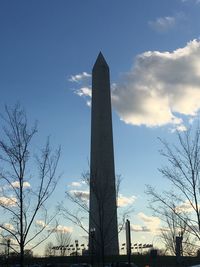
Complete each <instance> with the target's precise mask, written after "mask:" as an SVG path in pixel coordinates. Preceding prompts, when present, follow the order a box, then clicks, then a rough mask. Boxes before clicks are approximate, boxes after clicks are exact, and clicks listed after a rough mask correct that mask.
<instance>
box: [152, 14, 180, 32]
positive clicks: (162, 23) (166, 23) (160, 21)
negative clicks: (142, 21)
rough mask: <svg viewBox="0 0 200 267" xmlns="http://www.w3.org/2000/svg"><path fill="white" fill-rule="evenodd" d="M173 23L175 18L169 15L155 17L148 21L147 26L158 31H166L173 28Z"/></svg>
mask: <svg viewBox="0 0 200 267" xmlns="http://www.w3.org/2000/svg"><path fill="white" fill-rule="evenodd" d="M175 24H176V18H175V17H170V16H167V17H162V18H157V19H156V20H155V21H149V26H150V27H151V28H153V29H154V30H156V31H158V32H166V31H167V30H169V29H171V28H173V27H174V26H175Z"/></svg>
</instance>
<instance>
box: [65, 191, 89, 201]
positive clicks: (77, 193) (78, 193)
mask: <svg viewBox="0 0 200 267" xmlns="http://www.w3.org/2000/svg"><path fill="white" fill-rule="evenodd" d="M69 192H70V194H72V195H74V196H75V197H77V198H80V199H82V200H89V191H88V190H70V191H69Z"/></svg>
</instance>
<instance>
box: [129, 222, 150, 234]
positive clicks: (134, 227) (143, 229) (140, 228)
mask: <svg viewBox="0 0 200 267" xmlns="http://www.w3.org/2000/svg"><path fill="white" fill-rule="evenodd" d="M130 229H131V231H133V232H150V229H148V228H147V227H146V226H141V225H139V224H131V225H130Z"/></svg>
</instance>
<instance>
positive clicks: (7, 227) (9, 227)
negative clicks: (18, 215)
mask: <svg viewBox="0 0 200 267" xmlns="http://www.w3.org/2000/svg"><path fill="white" fill-rule="evenodd" d="M3 226H4V227H5V228H6V229H8V230H10V231H13V230H15V228H14V226H13V225H12V224H11V223H4V225H3Z"/></svg>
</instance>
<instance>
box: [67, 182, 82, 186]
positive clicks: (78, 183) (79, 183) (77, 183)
mask: <svg viewBox="0 0 200 267" xmlns="http://www.w3.org/2000/svg"><path fill="white" fill-rule="evenodd" d="M70 186H73V187H81V186H82V183H81V182H72V183H71V184H70Z"/></svg>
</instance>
